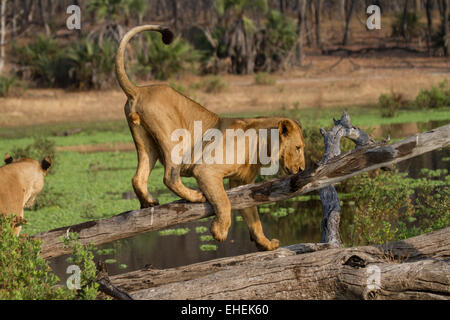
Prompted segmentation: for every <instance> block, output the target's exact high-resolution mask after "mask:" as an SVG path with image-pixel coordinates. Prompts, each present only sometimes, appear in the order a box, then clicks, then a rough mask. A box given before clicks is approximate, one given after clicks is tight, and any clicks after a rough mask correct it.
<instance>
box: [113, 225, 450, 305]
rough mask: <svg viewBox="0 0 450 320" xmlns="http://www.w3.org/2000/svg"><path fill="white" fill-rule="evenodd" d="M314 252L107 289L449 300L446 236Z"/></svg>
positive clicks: (121, 278) (130, 277)
mask: <svg viewBox="0 0 450 320" xmlns="http://www.w3.org/2000/svg"><path fill="white" fill-rule="evenodd" d="M321 246H322V247H321ZM321 246H320V245H319V246H318V247H317V245H316V247H311V248H309V249H310V250H306V252H309V253H301V252H302V249H305V247H302V246H301V245H300V246H299V247H296V246H294V247H293V248H283V249H278V250H276V251H272V252H262V253H261V252H260V253H252V254H247V255H244V256H239V257H234V258H225V259H219V260H214V261H208V262H204V263H198V264H194V265H190V266H184V267H179V268H173V269H167V270H140V271H135V272H131V273H128V274H122V275H118V276H115V277H111V282H112V283H113V284H114V285H115V286H117V287H119V288H121V289H122V290H127V291H131V293H130V295H131V296H132V297H133V299H150V300H158V299H164V300H172V299H177V300H185V299H189V300H191V299H200V300H203V299H205V300H206V299H224V300H228V299H232V300H241V299H244V300H260V299H379V300H383V299H389V300H391V299H446V300H449V299H450V228H446V229H442V230H439V231H436V232H433V233H430V234H426V235H421V236H418V237H415V238H411V239H407V240H403V241H398V242H394V243H391V244H389V245H385V246H380V245H378V246H365V247H357V248H331V249H328V250H319V249H326V248H327V246H330V245H329V244H322V245H321ZM328 248H329V247H328ZM316 250H317V251H316ZM311 251H313V252H311ZM143 287H147V288H145V289H143Z"/></svg>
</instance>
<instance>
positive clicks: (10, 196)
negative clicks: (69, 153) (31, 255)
mask: <svg viewBox="0 0 450 320" xmlns="http://www.w3.org/2000/svg"><path fill="white" fill-rule="evenodd" d="M51 165H52V160H51V159H50V158H48V157H47V158H45V159H44V160H42V161H41V162H38V161H36V160H34V159H28V158H25V159H19V160H14V159H13V158H12V157H11V156H10V155H9V154H6V155H5V165H4V166H2V167H0V214H2V215H4V216H7V215H15V216H16V217H17V218H19V219H23V209H24V208H28V207H30V206H31V205H33V203H34V200H35V198H36V196H37V194H38V193H39V192H41V190H42V188H43V187H44V178H45V176H46V175H47V172H48V170H49V168H50V167H51ZM21 228H22V227H20V226H18V227H16V228H15V229H14V231H15V233H16V235H19V233H20V230H21Z"/></svg>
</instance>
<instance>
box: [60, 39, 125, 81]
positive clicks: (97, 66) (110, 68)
mask: <svg viewBox="0 0 450 320" xmlns="http://www.w3.org/2000/svg"><path fill="white" fill-rule="evenodd" d="M116 50H117V45H116V44H115V43H114V42H113V41H112V40H110V39H105V40H103V41H102V43H101V44H98V43H97V42H93V41H91V40H88V39H87V38H84V39H83V40H81V41H80V42H75V43H73V44H72V45H71V46H69V47H68V48H67V49H66V53H65V54H66V57H67V59H68V61H70V63H71V68H70V70H69V74H68V76H69V77H70V81H71V84H72V86H74V87H76V88H78V89H91V88H94V89H101V88H103V87H105V86H107V85H109V84H111V82H112V81H113V79H114V66H115V57H116Z"/></svg>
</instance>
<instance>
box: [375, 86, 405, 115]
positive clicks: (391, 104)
mask: <svg viewBox="0 0 450 320" xmlns="http://www.w3.org/2000/svg"><path fill="white" fill-rule="evenodd" d="M405 105H406V100H405V98H404V97H403V95H402V94H401V93H397V92H391V94H389V95H388V94H382V95H380V97H379V99H378V106H379V108H380V111H381V116H382V117H385V118H392V117H395V116H396V115H397V114H398V112H399V111H400V109H401V108H403V107H404V106H405Z"/></svg>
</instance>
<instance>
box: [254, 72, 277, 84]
mask: <svg viewBox="0 0 450 320" xmlns="http://www.w3.org/2000/svg"><path fill="white" fill-rule="evenodd" d="M276 83H277V81H276V80H275V79H274V78H273V77H272V76H270V74H268V73H267V72H258V73H257V74H256V75H255V84H257V85H263V86H273V85H275V84H276Z"/></svg>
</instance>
